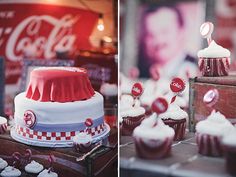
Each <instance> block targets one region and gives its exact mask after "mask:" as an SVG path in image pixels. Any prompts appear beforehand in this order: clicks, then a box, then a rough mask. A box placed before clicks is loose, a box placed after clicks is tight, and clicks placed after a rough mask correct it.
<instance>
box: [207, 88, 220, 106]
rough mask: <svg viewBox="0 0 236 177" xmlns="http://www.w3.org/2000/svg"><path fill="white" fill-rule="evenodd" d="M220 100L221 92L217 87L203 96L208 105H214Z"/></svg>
mask: <svg viewBox="0 0 236 177" xmlns="http://www.w3.org/2000/svg"><path fill="white" fill-rule="evenodd" d="M218 100H219V92H218V90H217V89H211V90H209V91H208V92H206V94H205V95H204V97H203V102H204V103H206V105H207V106H209V107H212V106H214V105H215V104H216V102H217V101H218Z"/></svg>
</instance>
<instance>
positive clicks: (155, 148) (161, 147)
mask: <svg viewBox="0 0 236 177" xmlns="http://www.w3.org/2000/svg"><path fill="white" fill-rule="evenodd" d="M134 141H135V149H136V153H137V156H139V157H141V158H145V159H161V158H164V157H167V156H168V155H169V154H170V152H171V145H172V142H173V137H172V138H166V139H165V140H164V141H163V140H152V139H150V140H144V139H142V138H139V137H134Z"/></svg>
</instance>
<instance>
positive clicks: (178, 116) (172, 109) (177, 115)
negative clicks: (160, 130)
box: [159, 103, 188, 141]
mask: <svg viewBox="0 0 236 177" xmlns="http://www.w3.org/2000/svg"><path fill="white" fill-rule="evenodd" d="M159 118H161V119H162V120H163V122H164V123H165V124H166V125H168V126H170V127H171V128H173V129H174V131H175V137H174V140H176V141H179V140H182V139H184V136H185V129H186V122H187V119H188V114H187V113H186V112H185V111H184V110H182V109H181V108H180V107H179V106H178V105H176V104H175V103H172V104H170V105H169V107H168V110H167V111H166V112H164V113H162V114H160V115H159Z"/></svg>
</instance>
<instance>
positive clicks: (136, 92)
mask: <svg viewBox="0 0 236 177" xmlns="http://www.w3.org/2000/svg"><path fill="white" fill-rule="evenodd" d="M131 93H132V95H133V96H134V97H139V96H141V95H142V93H143V85H142V84H141V83H140V82H136V83H135V84H134V85H133V87H132V90H131Z"/></svg>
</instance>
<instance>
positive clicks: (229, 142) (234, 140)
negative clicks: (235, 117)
mask: <svg viewBox="0 0 236 177" xmlns="http://www.w3.org/2000/svg"><path fill="white" fill-rule="evenodd" d="M222 144H223V150H224V156H225V159H226V169H227V171H228V172H229V173H230V174H232V175H234V176H235V175H236V168H235V164H236V129H234V130H233V131H232V132H230V134H226V135H224V137H223V139H222Z"/></svg>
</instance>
